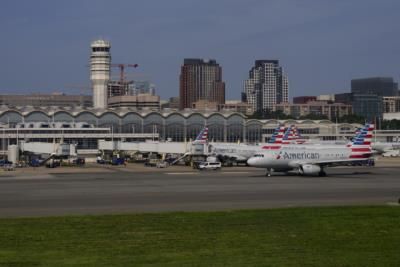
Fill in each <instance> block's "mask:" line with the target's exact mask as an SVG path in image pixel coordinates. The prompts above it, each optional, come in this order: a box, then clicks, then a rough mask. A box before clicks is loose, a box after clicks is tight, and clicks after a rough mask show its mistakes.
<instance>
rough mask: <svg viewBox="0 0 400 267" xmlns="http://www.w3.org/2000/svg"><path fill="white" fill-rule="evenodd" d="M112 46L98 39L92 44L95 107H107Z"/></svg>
mask: <svg viewBox="0 0 400 267" xmlns="http://www.w3.org/2000/svg"><path fill="white" fill-rule="evenodd" d="M110 48H111V45H110V43H109V42H108V41H104V40H96V41H93V42H92V44H91V49H92V51H91V55H90V80H91V82H92V89H93V107H94V108H99V109H105V108H107V84H108V82H109V80H110V67H111V53H110Z"/></svg>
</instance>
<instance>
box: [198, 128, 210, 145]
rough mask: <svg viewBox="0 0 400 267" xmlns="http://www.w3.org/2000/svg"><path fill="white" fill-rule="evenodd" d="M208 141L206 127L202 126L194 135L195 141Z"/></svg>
mask: <svg viewBox="0 0 400 267" xmlns="http://www.w3.org/2000/svg"><path fill="white" fill-rule="evenodd" d="M207 141H208V127H204V128H203V130H201V132H200V133H199V135H198V136H197V137H196V139H195V142H196V143H206V142H207Z"/></svg>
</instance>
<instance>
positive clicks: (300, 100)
mask: <svg viewBox="0 0 400 267" xmlns="http://www.w3.org/2000/svg"><path fill="white" fill-rule="evenodd" d="M309 101H317V97H316V96H295V97H293V104H305V103H307V102H309Z"/></svg>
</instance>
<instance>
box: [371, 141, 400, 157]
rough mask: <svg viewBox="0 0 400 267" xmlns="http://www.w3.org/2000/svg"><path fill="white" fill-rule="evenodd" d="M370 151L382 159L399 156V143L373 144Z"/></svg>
mask: <svg viewBox="0 0 400 267" xmlns="http://www.w3.org/2000/svg"><path fill="white" fill-rule="evenodd" d="M372 149H373V150H375V151H376V152H377V153H378V154H382V156H384V157H395V156H400V142H374V143H373V144H372Z"/></svg>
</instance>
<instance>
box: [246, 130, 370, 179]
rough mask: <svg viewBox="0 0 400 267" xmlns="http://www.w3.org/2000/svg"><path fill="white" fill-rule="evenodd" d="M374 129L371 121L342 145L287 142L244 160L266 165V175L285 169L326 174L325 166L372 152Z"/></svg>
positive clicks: (362, 157) (364, 156)
mask: <svg viewBox="0 0 400 267" xmlns="http://www.w3.org/2000/svg"><path fill="white" fill-rule="evenodd" d="M373 130H374V125H373V124H366V125H365V126H364V128H363V129H362V130H361V131H360V133H359V134H358V135H357V136H356V138H354V140H353V141H352V142H351V143H350V144H348V145H345V146H342V145H335V146H327V145H325V146H318V145H314V146H310V145H286V146H282V147H281V148H280V149H278V150H267V151H263V152H260V153H258V154H255V155H254V156H253V157H251V158H249V159H248V160H247V164H248V165H250V166H253V167H257V168H265V169H267V172H266V176H271V175H272V172H285V173H287V172H289V171H292V170H296V171H297V173H298V174H300V175H319V176H326V173H325V171H324V168H325V167H328V166H339V165H347V164H349V163H353V162H356V161H365V160H368V159H369V158H370V157H371V156H372V154H373V152H372V147H371V138H372V134H373Z"/></svg>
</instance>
